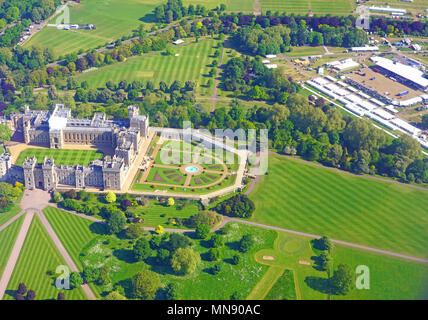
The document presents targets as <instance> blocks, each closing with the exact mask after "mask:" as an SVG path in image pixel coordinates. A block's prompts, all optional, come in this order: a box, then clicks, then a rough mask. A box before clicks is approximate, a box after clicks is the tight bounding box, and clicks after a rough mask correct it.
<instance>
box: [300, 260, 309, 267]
mask: <svg viewBox="0 0 428 320" xmlns="http://www.w3.org/2000/svg"><path fill="white" fill-rule="evenodd" d="M299 264H304V265H306V266H310V265H311V262H310V261H306V260H299Z"/></svg>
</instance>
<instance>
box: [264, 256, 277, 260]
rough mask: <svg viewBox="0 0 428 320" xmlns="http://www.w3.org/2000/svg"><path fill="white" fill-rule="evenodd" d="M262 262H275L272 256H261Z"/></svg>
mask: <svg viewBox="0 0 428 320" xmlns="http://www.w3.org/2000/svg"><path fill="white" fill-rule="evenodd" d="M263 260H269V261H273V260H275V257H272V256H263Z"/></svg>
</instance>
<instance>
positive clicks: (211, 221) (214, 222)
mask: <svg viewBox="0 0 428 320" xmlns="http://www.w3.org/2000/svg"><path fill="white" fill-rule="evenodd" d="M222 222H223V216H222V215H220V214H218V213H217V212H214V211H203V212H199V213H197V214H195V215H193V216H191V217H190V218H189V219H187V221H186V224H187V225H188V226H189V227H191V228H196V226H197V225H199V224H207V225H209V226H210V227H211V228H213V227H215V226H218V225H219V224H221V223H222Z"/></svg>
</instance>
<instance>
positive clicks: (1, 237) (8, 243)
mask: <svg viewBox="0 0 428 320" xmlns="http://www.w3.org/2000/svg"><path fill="white" fill-rule="evenodd" d="M23 220H24V217H23V216H22V217H20V218H19V219H18V220H16V221H15V222H13V223H12V224H10V225H9V226H8V227H7V228H6V229H4V230H3V231H0V243H1V245H0V278H1V275H2V274H3V268H4V267H5V266H6V263H7V260H8V259H9V255H10V253H11V251H12V248H13V246H14V244H15V240H16V237H17V235H18V232H19V229H20V228H21V225H22V221H23Z"/></svg>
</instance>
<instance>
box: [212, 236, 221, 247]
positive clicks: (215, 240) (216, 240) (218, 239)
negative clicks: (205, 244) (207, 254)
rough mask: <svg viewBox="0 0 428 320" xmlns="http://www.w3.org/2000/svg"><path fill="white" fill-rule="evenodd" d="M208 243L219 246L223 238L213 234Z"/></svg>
mask: <svg viewBox="0 0 428 320" xmlns="http://www.w3.org/2000/svg"><path fill="white" fill-rule="evenodd" d="M210 245H211V247H213V248H220V247H222V246H223V245H224V239H223V237H222V236H221V235H219V234H213V235H212V236H211V239H210Z"/></svg>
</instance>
